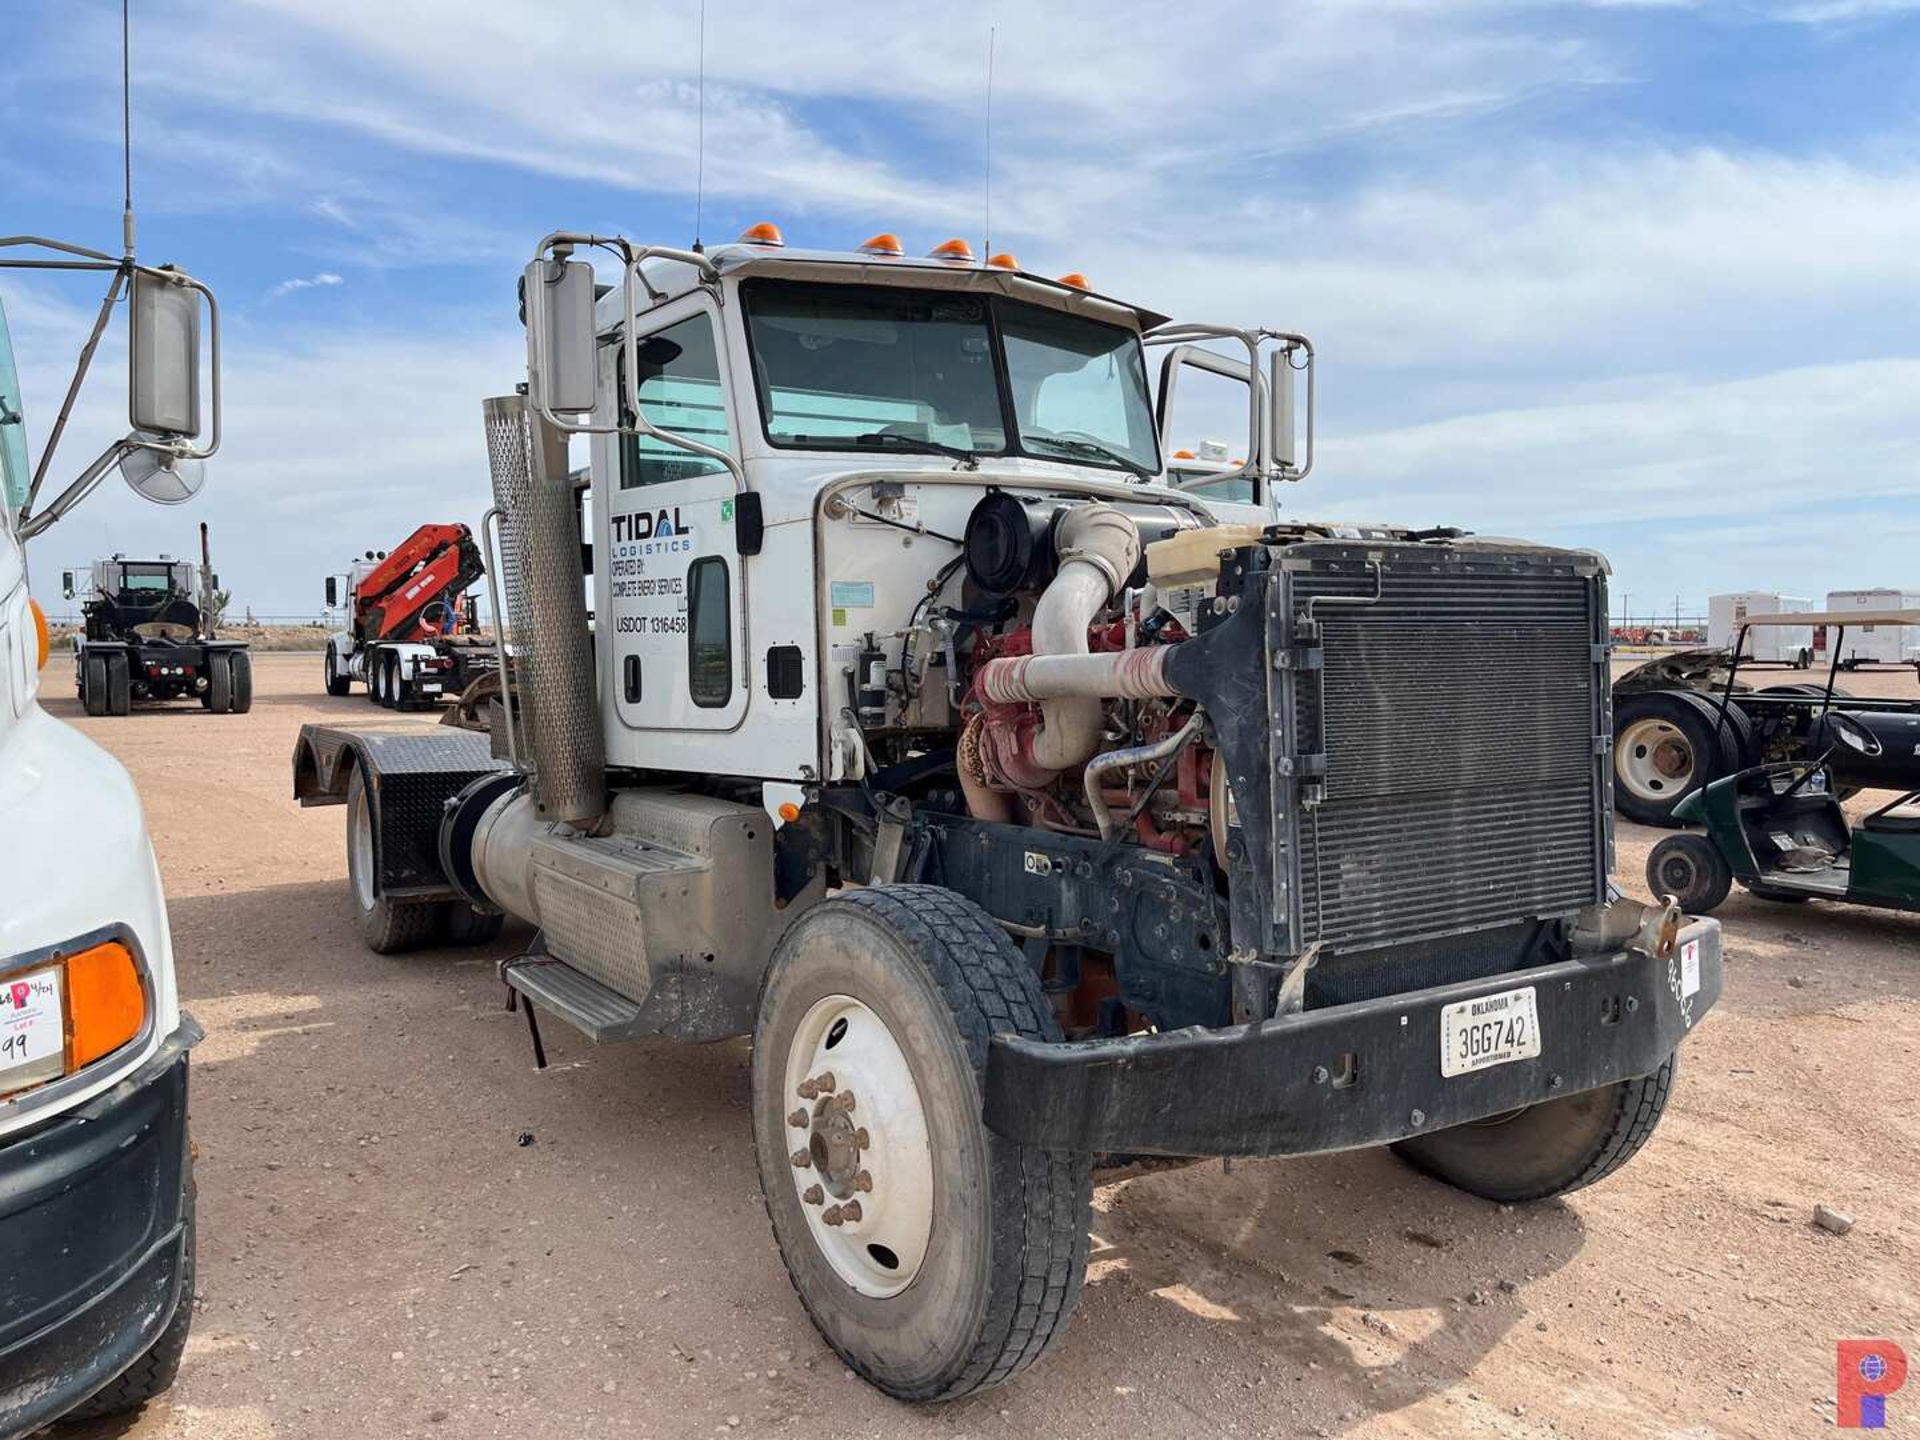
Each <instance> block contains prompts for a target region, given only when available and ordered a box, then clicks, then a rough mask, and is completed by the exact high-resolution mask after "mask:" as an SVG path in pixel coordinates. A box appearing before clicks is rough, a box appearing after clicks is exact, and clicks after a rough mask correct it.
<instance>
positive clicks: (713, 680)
mask: <svg viewBox="0 0 1920 1440" xmlns="http://www.w3.org/2000/svg"><path fill="white" fill-rule="evenodd" d="M732 608H733V607H732V594H731V591H730V589H729V587H728V585H727V562H726V561H725V560H724V559H722V558H721V557H720V556H718V555H708V556H706V557H704V558H703V559H699V560H696V561H694V562H693V565H692V567H691V568H690V569H688V571H687V615H688V622H687V692H688V693H689V694H690V695H692V697H693V703H694V704H696V705H699V706H702V707H703V708H705V709H709V710H712V709H717V708H719V707H720V706H722V705H725V704H726V703H727V701H729V700H731V699H732V698H733V616H732V614H731V611H732Z"/></svg>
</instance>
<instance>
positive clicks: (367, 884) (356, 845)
mask: <svg viewBox="0 0 1920 1440" xmlns="http://www.w3.org/2000/svg"><path fill="white" fill-rule="evenodd" d="M347 881H348V883H349V884H351V885H352V886H353V898H354V902H355V903H356V904H358V905H359V907H360V908H361V909H362V910H371V909H373V903H374V898H375V897H374V893H373V806H372V805H371V804H370V803H369V801H368V799H367V785H366V781H365V780H364V779H363V778H362V777H361V774H360V772H359V771H358V770H355V771H354V773H353V779H352V780H351V781H350V782H349V783H348V785H347Z"/></svg>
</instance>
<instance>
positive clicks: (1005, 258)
mask: <svg viewBox="0 0 1920 1440" xmlns="http://www.w3.org/2000/svg"><path fill="white" fill-rule="evenodd" d="M987 264H989V265H991V266H993V268H994V269H996V270H1018V269H1019V268H1020V262H1019V261H1018V260H1016V259H1014V257H1013V256H1012V255H1010V254H1008V253H1007V252H1006V251H1005V250H1002V251H1001V252H1000V253H999V254H998V255H989V256H988V257H987Z"/></svg>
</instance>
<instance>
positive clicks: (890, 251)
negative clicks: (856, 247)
mask: <svg viewBox="0 0 1920 1440" xmlns="http://www.w3.org/2000/svg"><path fill="white" fill-rule="evenodd" d="M860 253H861V254H862V255H887V256H899V255H905V254H906V253H907V247H906V246H904V245H902V244H901V243H900V237H899V236H898V235H895V234H893V233H892V232H891V231H882V232H881V233H880V234H878V235H870V236H868V237H867V239H866V240H865V241H863V242H862V243H861V246H860Z"/></svg>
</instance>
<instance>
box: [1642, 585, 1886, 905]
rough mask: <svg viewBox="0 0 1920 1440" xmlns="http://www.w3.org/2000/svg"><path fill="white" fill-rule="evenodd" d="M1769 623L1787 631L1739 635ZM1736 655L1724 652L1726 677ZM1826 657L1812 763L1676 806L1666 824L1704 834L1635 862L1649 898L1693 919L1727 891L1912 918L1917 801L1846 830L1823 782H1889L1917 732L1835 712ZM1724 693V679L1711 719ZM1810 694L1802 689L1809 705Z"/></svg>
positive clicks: (1728, 782)
mask: <svg viewBox="0 0 1920 1440" xmlns="http://www.w3.org/2000/svg"><path fill="white" fill-rule="evenodd" d="M1776 619H1777V620H1778V621H1779V623H1788V617H1785V616H1782V617H1774V616H1764V615H1760V616H1754V617H1752V618H1751V619H1750V621H1749V622H1748V623H1749V624H1753V625H1764V624H1768V623H1772V622H1774V621H1775V620H1776ZM1791 620H1792V621H1796V622H1798V623H1800V624H1803V625H1804V624H1807V623H1808V622H1809V620H1811V622H1812V623H1814V624H1825V625H1831V626H1834V627H1836V629H1840V630H1843V629H1844V628H1845V626H1846V624H1847V623H1849V622H1852V623H1855V624H1886V625H1895V624H1901V625H1904V624H1912V623H1915V622H1916V621H1920V611H1910V610H1889V611H1885V612H1874V613H1868V614H1861V613H1855V614H1851V615H1844V616H1843V615H1842V614H1839V613H1833V614H1826V615H1813V616H1807V615H1795V616H1792V617H1791ZM1741 638H1742V641H1744V639H1745V634H1744V627H1743V633H1742V637H1741ZM1739 653H1740V649H1739V647H1738V646H1736V647H1735V650H1734V655H1735V660H1734V669H1735V670H1737V669H1738V664H1739V661H1738V656H1739ZM1831 653H1832V654H1833V655H1834V656H1835V657H1836V660H1835V662H1834V663H1833V664H1831V665H1830V666H1829V669H1828V673H1827V684H1826V688H1825V692H1824V694H1823V695H1821V696H1820V700H1819V705H1818V709H1817V711H1816V713H1815V714H1814V716H1813V719H1812V723H1811V726H1810V729H1809V735H1810V738H1812V739H1813V741H1814V746H1813V748H1814V750H1815V753H1816V758H1814V759H1812V760H1811V761H1807V760H1790V761H1784V762H1775V763H1771V764H1760V765H1755V766H1752V767H1750V768H1748V769H1745V770H1742V771H1740V772H1738V773H1737V774H1733V775H1728V776H1725V777H1723V778H1721V779H1719V780H1715V781H1713V782H1712V783H1710V784H1709V785H1707V786H1706V787H1705V788H1704V789H1703V790H1699V791H1696V792H1695V793H1693V794H1691V795H1689V796H1687V797H1686V798H1685V799H1684V800H1682V801H1681V802H1680V804H1679V805H1677V806H1676V807H1675V808H1674V811H1673V816H1674V818H1675V819H1677V820H1681V821H1683V822H1685V823H1688V824H1699V825H1702V826H1704V827H1705V828H1704V830H1703V831H1688V832H1686V833H1684V834H1679V835H1670V836H1668V837H1667V838H1666V839H1665V840H1662V841H1661V842H1660V843H1659V844H1658V845H1656V846H1655V847H1654V849H1653V853H1652V855H1650V856H1649V857H1648V859H1647V885H1648V888H1649V889H1651V890H1652V891H1653V892H1654V894H1655V895H1662V896H1667V895H1670V896H1672V897H1673V898H1674V899H1675V900H1677V901H1679V903H1680V905H1681V906H1682V908H1683V909H1685V910H1686V911H1687V912H1688V913H1689V914H1695V915H1704V914H1706V913H1707V912H1709V911H1711V910H1712V909H1713V908H1714V907H1715V906H1717V905H1719V904H1720V902H1721V901H1723V900H1725V899H1726V898H1727V894H1728V892H1729V891H1730V890H1731V889H1732V887H1733V882H1734V881H1736V880H1738V881H1739V882H1740V883H1741V884H1742V885H1743V886H1745V887H1746V888H1747V889H1748V890H1750V891H1751V892H1752V893H1753V894H1755V895H1758V896H1759V897H1760V898H1761V899H1763V900H1777V901H1784V902H1789V903H1797V902H1799V901H1804V900H1814V899H1817V900H1845V901H1848V902H1850V903H1852V904H1856V905H1875V906H1880V907H1882V908H1887V909H1896V910H1920V790H1916V789H1907V788H1904V787H1903V788H1902V789H1901V790H1900V792H1899V793H1898V794H1897V796H1896V798H1895V799H1894V800H1893V801H1892V802H1891V803H1889V804H1886V805H1883V806H1881V807H1880V808H1879V809H1878V810H1875V811H1874V812H1873V813H1872V814H1870V815H1868V816H1867V817H1866V818H1865V819H1864V820H1862V821H1861V822H1860V825H1859V826H1858V828H1854V829H1849V827H1848V825H1847V819H1846V815H1845V814H1844V812H1843V811H1842V810H1841V808H1840V799H1839V796H1838V795H1837V794H1836V793H1835V792H1836V784H1835V780H1834V775H1835V771H1836V768H1839V769H1844V770H1845V771H1846V772H1847V773H1848V774H1849V775H1850V776H1855V777H1859V776H1874V775H1875V774H1876V772H1879V775H1878V778H1881V779H1883V780H1884V779H1887V778H1890V777H1891V775H1892V774H1893V773H1894V772H1896V771H1898V770H1900V769H1902V768H1904V762H1905V761H1906V760H1907V759H1908V758H1909V757H1911V756H1912V755H1914V754H1915V753H1916V742H1920V722H1916V721H1915V720H1913V719H1912V718H1910V717H1904V716H1895V715H1885V714H1874V713H1860V712H1855V711H1848V710H1843V709H1837V708H1835V707H1834V704H1833V698H1834V697H1833V685H1834V678H1835V674H1836V673H1837V671H1838V668H1839V667H1838V663H1837V657H1838V656H1839V655H1840V653H1841V649H1840V646H1839V644H1838V643H1837V639H1836V643H1835V644H1834V646H1833V648H1832V652H1831ZM1733 684H1734V677H1733V675H1732V674H1731V673H1730V674H1729V676H1728V679H1727V685H1726V690H1725V692H1724V693H1723V695H1722V697H1721V701H1720V703H1721V705H1722V707H1724V706H1725V705H1726V704H1727V703H1728V702H1729V701H1730V699H1731V696H1732V694H1733ZM1813 688H1814V687H1808V689H1809V692H1810V694H1809V698H1812V696H1811V691H1812V690H1813ZM1836 762H1838V763H1836ZM1869 783H1871V781H1869Z"/></svg>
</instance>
